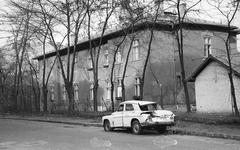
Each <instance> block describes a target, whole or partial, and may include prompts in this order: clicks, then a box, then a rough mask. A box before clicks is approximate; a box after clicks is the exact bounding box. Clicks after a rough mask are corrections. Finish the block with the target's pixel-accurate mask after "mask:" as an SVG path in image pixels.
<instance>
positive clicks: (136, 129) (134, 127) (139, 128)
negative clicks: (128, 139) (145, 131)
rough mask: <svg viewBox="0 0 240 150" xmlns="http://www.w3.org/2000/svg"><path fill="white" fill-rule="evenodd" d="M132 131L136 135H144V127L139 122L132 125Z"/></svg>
mask: <svg viewBox="0 0 240 150" xmlns="http://www.w3.org/2000/svg"><path fill="white" fill-rule="evenodd" d="M132 131H133V133H134V134H141V133H142V126H141V124H140V123H139V121H137V120H135V121H134V122H133V123H132Z"/></svg>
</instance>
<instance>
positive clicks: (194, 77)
mask: <svg viewBox="0 0 240 150" xmlns="http://www.w3.org/2000/svg"><path fill="white" fill-rule="evenodd" d="M213 61H214V62H217V63H218V64H220V65H221V66H222V67H224V68H226V69H227V70H229V69H230V67H229V66H228V65H226V64H225V63H223V62H222V61H220V60H218V59H217V58H215V57H213V56H212V55H209V56H208V57H207V59H206V60H205V61H204V62H203V63H202V64H201V65H200V66H199V67H198V68H197V69H196V70H195V71H194V72H193V74H192V75H191V76H190V77H189V78H188V79H187V82H195V80H196V78H197V76H198V75H199V74H200V73H201V72H202V71H203V70H204V69H205V68H206V67H207V66H208V65H209V64H210V63H211V62H213ZM232 71H233V74H235V75H236V76H239V77H240V73H239V72H237V71H236V70H234V69H233V70H232Z"/></svg>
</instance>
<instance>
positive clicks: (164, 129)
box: [156, 126, 167, 133]
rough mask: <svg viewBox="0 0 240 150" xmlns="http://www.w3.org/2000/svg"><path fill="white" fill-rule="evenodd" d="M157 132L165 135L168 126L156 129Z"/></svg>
mask: <svg viewBox="0 0 240 150" xmlns="http://www.w3.org/2000/svg"><path fill="white" fill-rule="evenodd" d="M156 130H157V131H158V133H165V132H166V130H167V126H158V127H156Z"/></svg>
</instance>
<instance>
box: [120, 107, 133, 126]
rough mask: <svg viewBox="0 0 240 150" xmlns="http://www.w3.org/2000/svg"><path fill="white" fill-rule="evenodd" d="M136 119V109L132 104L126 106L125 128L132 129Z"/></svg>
mask: <svg viewBox="0 0 240 150" xmlns="http://www.w3.org/2000/svg"><path fill="white" fill-rule="evenodd" d="M133 117H135V113H134V107H133V105H132V104H126V105H125V111H124V113H123V126H124V127H131V120H132V118H133Z"/></svg>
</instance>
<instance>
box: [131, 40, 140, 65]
mask: <svg viewBox="0 0 240 150" xmlns="http://www.w3.org/2000/svg"><path fill="white" fill-rule="evenodd" d="M132 60H133V61H137V60H140V44H139V39H134V40H133V43H132Z"/></svg>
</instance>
